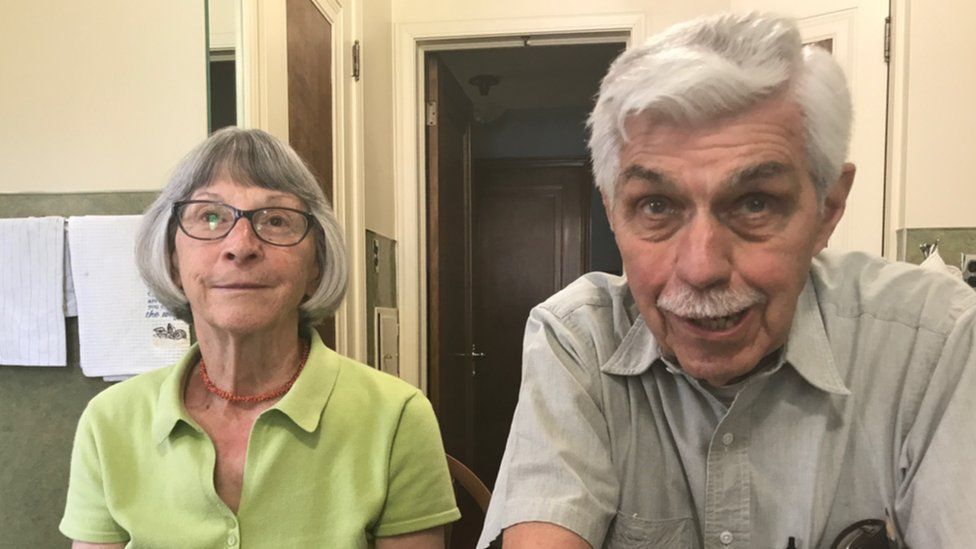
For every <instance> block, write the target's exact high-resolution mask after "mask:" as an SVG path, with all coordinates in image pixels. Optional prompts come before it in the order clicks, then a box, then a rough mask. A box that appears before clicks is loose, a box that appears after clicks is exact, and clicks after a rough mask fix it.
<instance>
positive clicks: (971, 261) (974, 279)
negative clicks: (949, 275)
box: [959, 254, 976, 288]
mask: <svg viewBox="0 0 976 549" xmlns="http://www.w3.org/2000/svg"><path fill="white" fill-rule="evenodd" d="M959 268H960V269H962V279H963V280H965V281H966V283H967V284H969V285H970V286H972V287H973V288H976V254H962V263H961V264H960V265H959Z"/></svg>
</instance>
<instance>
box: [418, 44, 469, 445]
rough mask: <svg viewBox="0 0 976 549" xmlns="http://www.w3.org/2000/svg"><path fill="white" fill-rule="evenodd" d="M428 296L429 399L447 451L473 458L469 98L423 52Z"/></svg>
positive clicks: (439, 63) (440, 65)
mask: <svg viewBox="0 0 976 549" xmlns="http://www.w3.org/2000/svg"><path fill="white" fill-rule="evenodd" d="M426 95H427V96H426V101H427V105H428V108H427V111H428V119H427V197H428V200H427V208H428V216H427V218H428V223H427V257H428V269H427V284H428V288H427V297H428V338H429V340H428V342H429V345H428V357H429V374H430V375H429V377H428V379H429V382H430V383H429V385H430V397H431V402H432V403H433V405H434V409H435V410H436V411H437V414H438V418H439V420H440V425H441V432H442V436H443V438H444V446H445V449H446V450H447V452H448V453H449V454H451V455H453V456H454V457H455V458H457V459H458V460H460V461H461V462H462V463H465V464H468V463H470V462H471V460H472V459H473V458H474V454H473V452H474V445H473V443H472V440H471V429H470V425H469V422H468V421H467V420H468V419H469V418H470V416H471V414H470V407H471V405H472V399H471V398H470V393H471V383H472V381H471V375H470V371H471V365H470V358H468V357H465V356H463V355H464V354H465V351H466V349H469V348H470V345H471V335H470V334H471V326H470V313H469V311H470V310H471V306H470V299H471V298H470V287H471V283H470V280H471V258H470V241H471V213H470V205H471V120H472V106H471V102H470V100H468V98H467V96H465V95H464V91H463V90H461V86H460V85H459V84H458V83H457V80H455V78H454V76H453V75H451V73H450V71H448V70H447V67H446V66H445V65H444V63H443V62H442V61H441V60H440V59H439V58H438V57H437V56H436V55H433V54H431V55H428V57H427V94H426Z"/></svg>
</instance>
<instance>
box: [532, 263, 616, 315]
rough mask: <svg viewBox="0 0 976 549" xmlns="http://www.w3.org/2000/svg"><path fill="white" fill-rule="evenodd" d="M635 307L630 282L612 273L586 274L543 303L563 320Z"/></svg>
mask: <svg viewBox="0 0 976 549" xmlns="http://www.w3.org/2000/svg"><path fill="white" fill-rule="evenodd" d="M631 307H633V299H632V298H631V294H630V289H629V288H628V286H627V279H626V278H625V277H622V276H617V275H612V274H609V273H601V272H592V273H586V274H584V275H583V276H581V277H579V278H577V279H576V280H574V281H573V282H571V283H570V284H569V285H568V286H566V287H565V288H563V289H562V290H560V291H558V292H556V293H555V294H553V295H552V297H550V298H549V299H547V300H545V301H543V302H542V303H541V304H539V306H538V308H539V309H544V310H546V311H548V312H550V313H552V314H553V315H555V316H556V317H558V318H560V319H566V318H568V317H570V316H572V315H574V313H575V314H592V313H604V314H608V313H612V312H613V311H614V310H615V309H618V310H626V309H629V308H631Z"/></svg>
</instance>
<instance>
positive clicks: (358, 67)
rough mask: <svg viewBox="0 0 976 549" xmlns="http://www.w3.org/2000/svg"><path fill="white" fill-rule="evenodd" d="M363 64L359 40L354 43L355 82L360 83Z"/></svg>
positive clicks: (353, 75)
mask: <svg viewBox="0 0 976 549" xmlns="http://www.w3.org/2000/svg"><path fill="white" fill-rule="evenodd" d="M361 63H362V47H361V46H360V45H359V40H356V41H355V42H353V43H352V78H353V80H355V81H357V82H359V74H360V71H361V67H362V66H361Z"/></svg>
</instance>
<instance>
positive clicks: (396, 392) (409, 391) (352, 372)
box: [336, 354, 423, 403]
mask: <svg viewBox="0 0 976 549" xmlns="http://www.w3.org/2000/svg"><path fill="white" fill-rule="evenodd" d="M336 356H337V357H338V363H339V380H338V382H339V383H341V384H343V385H347V384H348V385H351V386H355V387H358V388H359V390H361V391H363V392H364V393H367V395H368V396H371V397H374V398H383V399H384V400H386V401H391V402H400V403H402V402H405V401H407V400H410V399H412V398H414V397H416V396H417V395H420V396H423V393H422V392H421V391H420V389H418V388H417V387H414V386H413V385H411V384H409V383H407V382H406V381H404V380H402V379H400V378H398V377H396V376H393V375H391V374H388V373H386V372H383V371H380V370H377V369H376V368H373V367H372V366H369V365H367V364H363V363H362V362H359V361H357V360H354V359H351V358H349V357H345V356H342V355H338V354H337V355H336ZM345 389H346V390H348V389H349V387H345Z"/></svg>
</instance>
